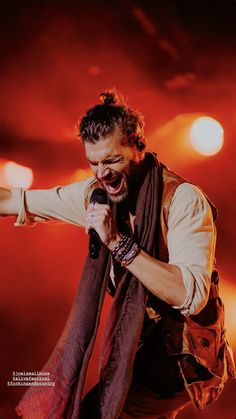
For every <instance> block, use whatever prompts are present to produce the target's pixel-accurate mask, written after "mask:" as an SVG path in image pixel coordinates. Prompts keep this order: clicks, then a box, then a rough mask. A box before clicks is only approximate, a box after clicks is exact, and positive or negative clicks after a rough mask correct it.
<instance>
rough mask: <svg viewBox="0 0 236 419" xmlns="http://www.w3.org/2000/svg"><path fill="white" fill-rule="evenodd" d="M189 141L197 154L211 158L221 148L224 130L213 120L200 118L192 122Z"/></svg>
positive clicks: (205, 117) (207, 117) (204, 117)
mask: <svg viewBox="0 0 236 419" xmlns="http://www.w3.org/2000/svg"><path fill="white" fill-rule="evenodd" d="M190 140H191V143H192V145H193V147H194V148H195V150H197V151H198V153H200V154H202V155H204V156H213V155H214V154H217V153H218V152H219V151H220V150H221V148H222V146H223V142H224V130H223V128H222V126H221V125H220V123H219V122H218V121H216V120H215V119H214V118H210V117H209V116H202V117H200V118H197V119H196V120H195V121H194V122H193V124H192V126H191V128H190Z"/></svg>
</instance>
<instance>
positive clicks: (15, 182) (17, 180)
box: [3, 161, 33, 189]
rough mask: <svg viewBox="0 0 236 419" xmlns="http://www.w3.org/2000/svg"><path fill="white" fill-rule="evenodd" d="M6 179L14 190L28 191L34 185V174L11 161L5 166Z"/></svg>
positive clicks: (27, 168)
mask: <svg viewBox="0 0 236 419" xmlns="http://www.w3.org/2000/svg"><path fill="white" fill-rule="evenodd" d="M3 174H4V177H5V179H6V181H7V183H8V184H9V186H10V187H12V188H19V187H21V188H24V189H28V188H30V186H31V185H32V183H33V172H32V170H31V169H30V168H29V167H25V166H21V165H20V164H16V163H14V162H12V161H9V162H7V163H5V164H4V166H3Z"/></svg>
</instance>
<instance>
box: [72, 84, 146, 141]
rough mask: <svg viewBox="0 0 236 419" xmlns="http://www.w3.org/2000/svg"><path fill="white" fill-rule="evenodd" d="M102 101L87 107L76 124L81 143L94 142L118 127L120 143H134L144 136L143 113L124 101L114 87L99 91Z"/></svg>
mask: <svg viewBox="0 0 236 419" xmlns="http://www.w3.org/2000/svg"><path fill="white" fill-rule="evenodd" d="M99 99H100V101H101V102H102V103H101V104H99V105H96V106H94V107H93V108H91V109H89V110H88V111H87V112H86V114H85V115H84V116H83V117H82V119H81V120H80V121H79V122H78V123H77V125H76V134H77V136H78V137H79V138H81V140H82V141H83V143H85V142H89V143H95V142H97V141H99V140H101V139H102V138H106V137H107V136H108V135H110V134H112V133H113V132H114V131H115V129H116V128H119V129H120V132H121V135H122V139H121V143H122V144H128V145H134V144H137V143H138V142H139V140H141V139H142V138H143V137H144V118H143V115H142V114H141V113H139V112H137V111H135V110H133V109H131V108H130V107H129V106H127V105H126V104H125V103H124V100H123V98H122V96H121V95H120V94H118V93H117V92H116V91H115V90H114V89H112V90H108V91H106V92H104V93H101V94H100V96H99Z"/></svg>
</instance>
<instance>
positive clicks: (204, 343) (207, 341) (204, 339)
mask: <svg viewBox="0 0 236 419" xmlns="http://www.w3.org/2000/svg"><path fill="white" fill-rule="evenodd" d="M200 343H201V345H202V346H206V347H208V346H210V341H209V339H207V338H201V339H200Z"/></svg>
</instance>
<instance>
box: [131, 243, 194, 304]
mask: <svg viewBox="0 0 236 419" xmlns="http://www.w3.org/2000/svg"><path fill="white" fill-rule="evenodd" d="M127 269H128V270H129V271H130V272H131V273H132V274H133V275H134V276H135V277H136V278H137V279H138V280H139V281H140V282H141V283H142V284H143V285H144V286H145V287H146V288H147V289H148V290H149V291H151V292H152V293H153V294H154V295H155V296H156V297H158V298H159V299H160V300H163V301H165V302H166V303H168V304H170V305H172V306H181V305H182V304H183V303H184V301H185V298H186V289H185V286H184V283H183V279H182V274H181V270H180V268H179V267H178V266H176V265H171V264H169V263H165V262H161V261H159V260H157V259H155V258H153V257H151V256H150V255H148V254H147V253H145V252H144V251H143V250H141V251H140V253H139V254H138V255H137V256H136V257H135V258H134V260H133V261H132V262H131V263H130V264H129V265H128V266H127Z"/></svg>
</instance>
